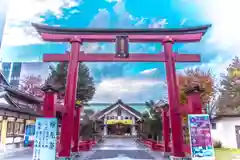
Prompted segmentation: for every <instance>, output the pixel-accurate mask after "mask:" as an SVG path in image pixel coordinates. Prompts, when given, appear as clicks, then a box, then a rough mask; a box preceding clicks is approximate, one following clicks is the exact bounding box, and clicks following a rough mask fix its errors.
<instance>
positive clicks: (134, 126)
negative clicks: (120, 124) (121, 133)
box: [131, 117, 137, 136]
mask: <svg viewBox="0 0 240 160" xmlns="http://www.w3.org/2000/svg"><path fill="white" fill-rule="evenodd" d="M132 122H133V123H132V131H131V132H132V133H131V135H133V136H135V135H137V133H136V120H135V117H133V119H132Z"/></svg>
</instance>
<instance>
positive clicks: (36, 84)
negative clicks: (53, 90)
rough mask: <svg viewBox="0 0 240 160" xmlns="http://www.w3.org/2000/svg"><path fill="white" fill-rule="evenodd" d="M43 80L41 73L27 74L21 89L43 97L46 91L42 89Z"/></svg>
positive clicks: (22, 81)
mask: <svg viewBox="0 0 240 160" xmlns="http://www.w3.org/2000/svg"><path fill="white" fill-rule="evenodd" d="M42 84H43V80H42V78H41V76H40V75H38V76H35V75H30V76H26V77H24V78H23V79H22V80H21V84H20V89H21V90H23V91H24V92H27V93H28V94H31V95H33V96H36V97H39V98H42V97H43V95H44V93H43V91H42V90H41V85H42Z"/></svg>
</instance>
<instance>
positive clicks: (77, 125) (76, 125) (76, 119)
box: [72, 107, 81, 152]
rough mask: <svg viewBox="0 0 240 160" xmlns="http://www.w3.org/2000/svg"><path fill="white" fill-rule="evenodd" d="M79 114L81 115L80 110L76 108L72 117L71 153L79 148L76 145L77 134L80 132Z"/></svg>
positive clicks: (77, 142) (77, 140)
mask: <svg viewBox="0 0 240 160" xmlns="http://www.w3.org/2000/svg"><path fill="white" fill-rule="evenodd" d="M80 113H81V108H80V107H77V108H76V109H75V116H74V130H73V148H72V152H78V148H79V146H78V144H79V132H80Z"/></svg>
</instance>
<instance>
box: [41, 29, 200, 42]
mask: <svg viewBox="0 0 240 160" xmlns="http://www.w3.org/2000/svg"><path fill="white" fill-rule="evenodd" d="M40 35H41V37H42V39H43V40H44V41H51V42H69V41H71V39H74V38H76V39H81V40H82V41H83V42H115V40H116V35H68V34H52V33H41V34H40ZM202 35H203V33H201V32H200V33H192V34H182V35H128V39H129V41H130V42H145V43H152V42H162V41H164V40H165V38H166V37H167V36H169V37H171V39H173V41H174V42H199V41H200V40H201V38H202Z"/></svg>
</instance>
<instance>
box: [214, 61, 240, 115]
mask: <svg viewBox="0 0 240 160" xmlns="http://www.w3.org/2000/svg"><path fill="white" fill-rule="evenodd" d="M220 84H221V88H220V89H219V91H220V96H219V104H218V105H219V112H220V113H236V112H238V111H237V110H238V109H239V106H240V59H239V57H235V58H233V60H232V63H231V64H230V65H229V66H228V68H227V73H226V74H222V75H221V83H220Z"/></svg>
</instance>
